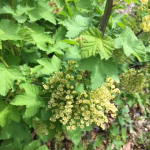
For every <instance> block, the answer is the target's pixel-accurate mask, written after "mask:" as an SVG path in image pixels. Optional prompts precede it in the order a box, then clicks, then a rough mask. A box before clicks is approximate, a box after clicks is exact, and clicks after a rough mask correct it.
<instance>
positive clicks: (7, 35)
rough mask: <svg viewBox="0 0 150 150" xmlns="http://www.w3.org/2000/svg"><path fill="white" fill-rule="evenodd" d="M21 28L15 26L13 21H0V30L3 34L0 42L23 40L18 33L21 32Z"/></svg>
mask: <svg viewBox="0 0 150 150" xmlns="http://www.w3.org/2000/svg"><path fill="white" fill-rule="evenodd" d="M20 28H21V27H20V26H19V25H17V24H14V23H13V21H11V20H1V21H0V30H1V31H2V32H3V34H1V36H0V40H2V41H5V40H14V41H17V40H21V39H22V37H21V36H20V35H18V34H17V33H18V31H19V30H20Z"/></svg>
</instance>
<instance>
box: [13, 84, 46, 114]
mask: <svg viewBox="0 0 150 150" xmlns="http://www.w3.org/2000/svg"><path fill="white" fill-rule="evenodd" d="M22 88H23V89H24V90H25V93H23V94H20V95H17V96H16V97H15V98H14V99H13V100H12V101H11V104H12V105H15V106H24V105H25V106H26V111H25V114H24V117H31V116H34V115H35V114H36V113H37V112H38V109H39V108H40V107H43V104H44V103H43V101H42V99H41V98H40V93H41V90H40V88H39V87H37V86H35V85H32V84H23V85H22Z"/></svg>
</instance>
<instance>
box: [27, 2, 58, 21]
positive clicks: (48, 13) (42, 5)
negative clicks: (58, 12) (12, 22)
mask: <svg viewBox="0 0 150 150" xmlns="http://www.w3.org/2000/svg"><path fill="white" fill-rule="evenodd" d="M52 10H53V9H52V8H50V7H49V5H48V3H47V2H45V1H43V0H38V1H37V6H36V7H35V9H33V10H31V11H30V12H28V15H29V18H30V21H32V22H34V21H37V20H40V19H45V20H47V21H49V22H51V23H53V24H56V20H55V16H54V15H53V13H52Z"/></svg>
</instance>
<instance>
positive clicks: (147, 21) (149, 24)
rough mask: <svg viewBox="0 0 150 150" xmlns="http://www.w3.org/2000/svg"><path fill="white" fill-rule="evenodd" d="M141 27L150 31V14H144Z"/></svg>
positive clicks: (145, 30)
mask: <svg viewBox="0 0 150 150" xmlns="http://www.w3.org/2000/svg"><path fill="white" fill-rule="evenodd" d="M140 27H141V29H143V31H144V32H149V30H150V15H147V16H144V17H143V18H142V23H141V25H140Z"/></svg>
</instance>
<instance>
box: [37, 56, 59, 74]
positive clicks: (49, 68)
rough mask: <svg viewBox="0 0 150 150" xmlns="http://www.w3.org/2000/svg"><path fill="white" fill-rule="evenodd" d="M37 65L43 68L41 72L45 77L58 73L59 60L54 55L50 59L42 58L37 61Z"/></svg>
mask: <svg viewBox="0 0 150 150" xmlns="http://www.w3.org/2000/svg"><path fill="white" fill-rule="evenodd" d="M38 63H39V64H40V65H42V66H43V68H42V70H41V72H42V73H43V74H45V75H50V74H51V73H53V72H57V71H59V69H60V64H61V60H60V59H59V58H58V57H56V56H55V55H54V56H53V58H52V59H49V58H42V59H40V60H38Z"/></svg>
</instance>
